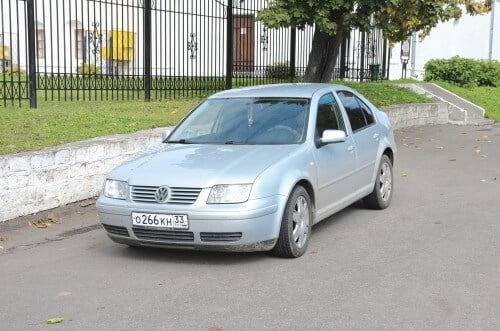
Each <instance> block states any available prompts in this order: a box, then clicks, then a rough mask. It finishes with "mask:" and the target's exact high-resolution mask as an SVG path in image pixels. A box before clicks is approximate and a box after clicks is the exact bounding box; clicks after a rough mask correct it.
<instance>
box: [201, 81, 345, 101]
mask: <svg viewBox="0 0 500 331" xmlns="http://www.w3.org/2000/svg"><path fill="white" fill-rule="evenodd" d="M325 88H329V89H334V90H339V89H342V90H351V89H350V88H348V87H346V86H342V85H336V84H326V83H299V84H270V85H258V86H251V87H244V88H236V89H232V90H226V91H222V92H218V93H216V94H214V95H212V96H211V97H210V98H241V97H247V98H255V97H270V98H272V97H290V98H311V97H312V96H313V94H314V93H316V92H317V91H319V90H321V89H325Z"/></svg>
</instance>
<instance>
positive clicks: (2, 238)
mask: <svg viewBox="0 0 500 331" xmlns="http://www.w3.org/2000/svg"><path fill="white" fill-rule="evenodd" d="M7 240H9V238H8V237H0V241H7Z"/></svg>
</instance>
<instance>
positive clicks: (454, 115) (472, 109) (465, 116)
mask: <svg viewBox="0 0 500 331" xmlns="http://www.w3.org/2000/svg"><path fill="white" fill-rule="evenodd" d="M406 87H408V88H410V89H412V90H413V91H414V92H417V93H419V94H422V95H425V96H427V97H428V98H430V99H432V100H434V101H436V102H445V103H447V104H448V113H449V120H450V123H453V124H460V125H488V124H492V123H494V121H492V120H489V119H485V118H484V114H485V110H484V108H482V107H480V106H478V105H476V104H474V103H472V102H470V101H468V100H466V99H464V98H462V97H460V96H458V95H456V94H454V93H452V92H450V91H448V90H446V89H444V88H442V87H440V86H438V85H436V84H433V83H418V84H411V85H410V86H406Z"/></svg>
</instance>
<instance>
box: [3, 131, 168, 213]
mask: <svg viewBox="0 0 500 331" xmlns="http://www.w3.org/2000/svg"><path fill="white" fill-rule="evenodd" d="M162 131H163V129H155V130H146V131H141V132H137V133H134V134H130V135H114V136H107V137H102V138H96V139H90V140H86V141H82V142H76V143H71V144H65V145H61V146H57V147H51V148H46V149H44V150H42V151H39V152H26V153H19V154H11V155H1V156H0V222H3V221H6V220H9V219H13V218H16V217H19V216H24V215H28V214H32V213H36V212H39V211H43V210H47V209H51V208H55V207H58V206H62V205H65V204H67V203H70V202H75V201H80V200H84V199H87V198H90V197H94V196H96V195H98V194H99V192H100V190H101V188H102V184H103V182H104V176H105V175H106V173H107V172H109V171H110V170H111V169H112V168H114V167H115V166H116V165H118V164H120V163H121V162H123V161H124V160H125V159H127V158H129V157H130V156H131V155H133V154H135V153H137V152H139V151H141V150H144V149H145V148H147V147H149V146H151V145H153V144H156V143H159V142H160V141H161V133H162Z"/></svg>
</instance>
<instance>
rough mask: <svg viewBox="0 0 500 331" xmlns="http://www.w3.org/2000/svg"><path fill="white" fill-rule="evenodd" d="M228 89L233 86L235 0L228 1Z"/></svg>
mask: <svg viewBox="0 0 500 331" xmlns="http://www.w3.org/2000/svg"><path fill="white" fill-rule="evenodd" d="M226 30H227V36H226V61H227V62H226V90H229V89H231V88H232V87H233V0H228V1H227V22H226Z"/></svg>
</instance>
